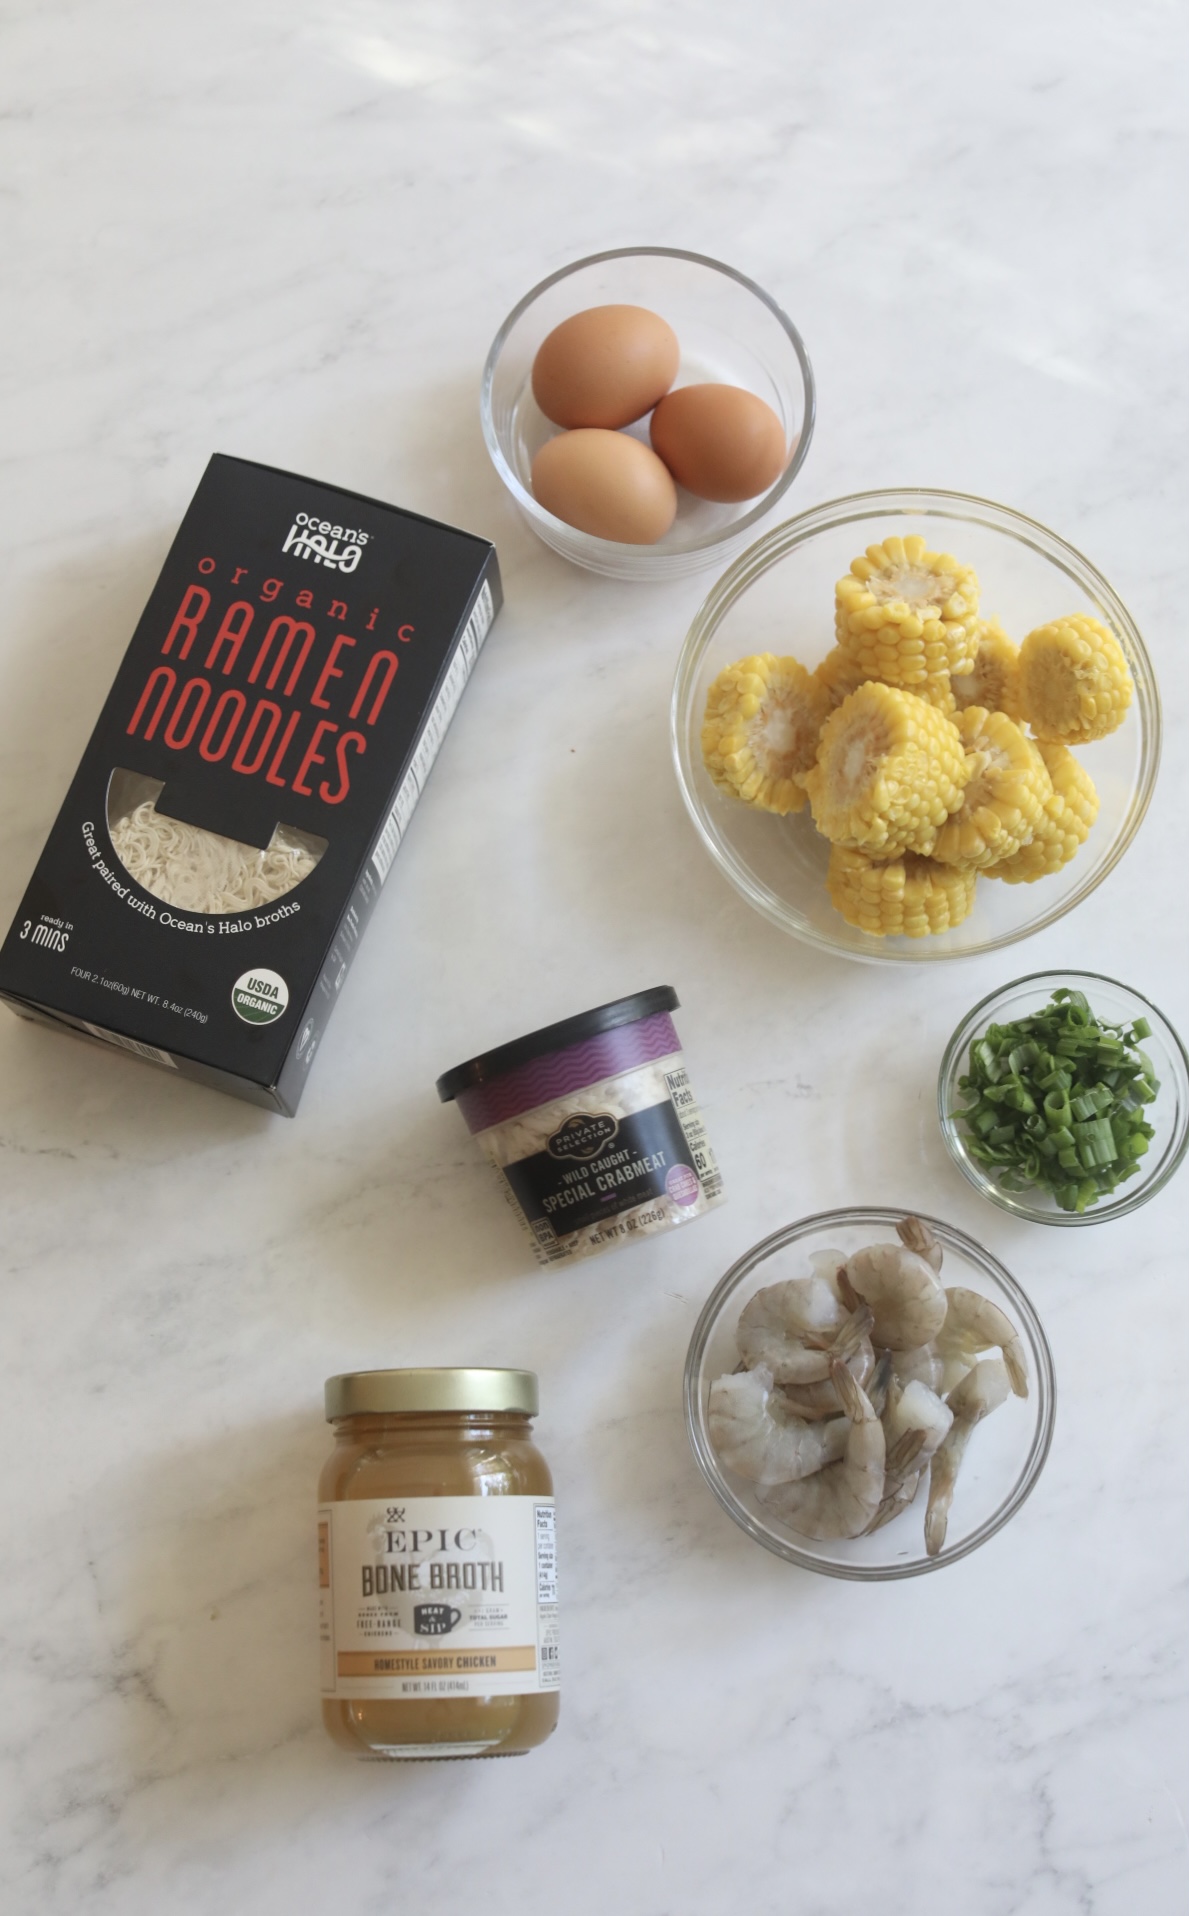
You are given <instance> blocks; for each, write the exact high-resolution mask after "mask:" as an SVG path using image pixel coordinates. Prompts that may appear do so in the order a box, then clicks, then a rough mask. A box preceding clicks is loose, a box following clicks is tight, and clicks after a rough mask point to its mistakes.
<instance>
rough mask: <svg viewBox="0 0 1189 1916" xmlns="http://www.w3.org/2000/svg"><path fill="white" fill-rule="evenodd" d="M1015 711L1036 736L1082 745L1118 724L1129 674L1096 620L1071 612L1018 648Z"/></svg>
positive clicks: (1040, 628) (1128, 696)
mask: <svg viewBox="0 0 1189 1916" xmlns="http://www.w3.org/2000/svg"><path fill="white" fill-rule="evenodd" d="M1019 687H1020V708H1021V711H1022V712H1023V715H1024V717H1025V718H1026V719H1027V720H1028V723H1029V725H1030V726H1031V727H1032V730H1033V731H1034V732H1035V734H1036V736H1037V738H1048V739H1056V740H1058V741H1059V742H1060V743H1061V744H1064V745H1087V744H1089V743H1090V741H1091V740H1092V739H1096V738H1105V737H1106V736H1107V734H1108V732H1113V731H1115V730H1116V728H1117V727H1118V726H1120V725H1121V724H1122V723H1123V718H1124V714H1125V713H1126V711H1127V707H1128V706H1129V705H1130V704H1131V674H1130V672H1129V671H1128V669H1127V660H1126V658H1125V657H1124V656H1123V648H1122V646H1121V645H1120V644H1119V641H1118V639H1116V637H1115V635H1114V633H1113V632H1108V631H1107V628H1106V626H1105V625H1100V624H1099V622H1098V620H1097V619H1091V618H1089V617H1087V616H1086V614H1084V613H1080V612H1079V613H1074V614H1073V615H1072V616H1071V617H1070V618H1068V619H1054V620H1052V622H1051V623H1050V624H1049V625H1040V626H1037V628H1036V630H1035V632H1030V633H1029V634H1028V637H1027V638H1026V639H1025V640H1024V643H1023V645H1022V646H1021V647H1020V675H1019Z"/></svg>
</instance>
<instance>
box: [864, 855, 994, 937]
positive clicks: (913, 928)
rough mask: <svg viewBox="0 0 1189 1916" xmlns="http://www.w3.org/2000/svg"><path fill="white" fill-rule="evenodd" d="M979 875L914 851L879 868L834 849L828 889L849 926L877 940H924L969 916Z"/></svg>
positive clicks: (867, 860)
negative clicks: (889, 938)
mask: <svg viewBox="0 0 1189 1916" xmlns="http://www.w3.org/2000/svg"><path fill="white" fill-rule="evenodd" d="M977 877H978V874H977V872H975V871H973V870H970V869H968V868H966V867H963V866H961V865H938V864H936V863H935V862H934V861H933V859H931V858H918V857H917V856H916V855H915V853H913V852H905V853H904V855H903V857H901V858H897V859H893V860H891V861H890V862H889V863H887V864H882V865H877V864H874V863H873V862H872V860H871V859H869V858H867V857H865V855H864V854H863V853H862V852H855V851H848V850H847V849H846V848H845V847H844V846H841V845H834V846H831V848H830V863H829V867H828V869H827V872H826V885H827V888H828V890H829V893H830V898H831V901H832V903H833V905H834V908H835V910H836V911H838V912H840V913H841V914H842V916H843V917H844V918H845V919H846V922H847V924H848V925H856V926H857V927H858V928H859V930H860V931H867V932H870V933H871V934H872V936H873V937H876V938H886V937H904V938H924V937H926V936H927V935H928V934H929V933H930V932H938V931H949V930H950V929H951V928H952V927H953V926H954V925H960V924H961V923H962V920H963V919H964V918H967V917H969V915H970V909H971V906H972V905H973V904H974V887H975V882H976V879H977Z"/></svg>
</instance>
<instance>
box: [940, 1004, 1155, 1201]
mask: <svg viewBox="0 0 1189 1916" xmlns="http://www.w3.org/2000/svg"><path fill="white" fill-rule="evenodd" d="M1059 990H1066V991H1071V992H1077V993H1080V994H1081V996H1082V997H1083V998H1084V999H1085V1000H1086V1003H1087V1005H1088V1006H1089V1008H1090V1011H1091V1013H1092V1014H1093V1016H1094V1018H1095V1019H1096V1020H1097V1021H1098V1022H1099V1023H1100V1024H1102V1025H1104V1026H1114V1027H1115V1028H1116V1030H1118V1031H1120V1032H1128V1031H1133V1030H1135V1029H1136V1028H1137V1027H1138V1030H1139V1036H1138V1038H1137V1040H1136V1043H1137V1045H1138V1047H1139V1050H1140V1051H1141V1052H1142V1054H1143V1058H1144V1060H1145V1063H1146V1065H1147V1066H1149V1067H1150V1070H1151V1073H1152V1076H1153V1078H1154V1081H1155V1085H1156V1095H1155V1097H1154V1098H1152V1099H1151V1100H1150V1101H1147V1100H1145V1101H1144V1102H1143V1103H1142V1104H1139V1105H1137V1106H1136V1108H1135V1111H1134V1116H1135V1117H1136V1118H1137V1119H1143V1120H1144V1121H1145V1123H1146V1126H1147V1128H1148V1129H1150V1130H1151V1132H1152V1134H1153V1135H1152V1137H1151V1139H1150V1140H1148V1141H1147V1144H1146V1148H1145V1149H1144V1150H1143V1155H1142V1156H1140V1157H1138V1158H1137V1159H1136V1160H1135V1169H1134V1171H1133V1172H1131V1171H1128V1172H1126V1174H1124V1175H1121V1176H1118V1177H1117V1180H1116V1178H1115V1173H1116V1172H1117V1171H1118V1170H1120V1169H1121V1168H1122V1167H1121V1165H1116V1164H1115V1163H1114V1162H1113V1161H1111V1160H1108V1170H1107V1176H1106V1178H1105V1179H1104V1182H1114V1189H1113V1190H1110V1191H1109V1192H1104V1193H1103V1194H1101V1195H1099V1196H1097V1197H1094V1196H1093V1195H1091V1194H1090V1193H1088V1192H1087V1194H1086V1196H1085V1197H1083V1199H1082V1201H1083V1202H1084V1205H1085V1208H1084V1209H1082V1210H1078V1209H1077V1208H1076V1205H1073V1206H1071V1207H1070V1208H1066V1206H1070V1198H1069V1197H1067V1199H1066V1206H1063V1205H1062V1204H1061V1203H1060V1202H1059V1200H1058V1198H1057V1197H1056V1196H1055V1195H1054V1193H1053V1190H1052V1189H1051V1188H1050V1186H1051V1185H1053V1184H1055V1183H1056V1182H1057V1177H1056V1176H1055V1175H1053V1174H1052V1173H1051V1171H1050V1169H1049V1165H1050V1164H1051V1159H1048V1160H1046V1162H1045V1164H1044V1166H1043V1167H1041V1166H1038V1172H1039V1171H1040V1170H1041V1169H1042V1168H1043V1170H1044V1178H1043V1179H1042V1178H1041V1177H1039V1176H1038V1178H1037V1179H1036V1180H1035V1181H1032V1180H1029V1179H1027V1178H1026V1177H1023V1176H1021V1174H1020V1173H1019V1171H1018V1170H1015V1169H1013V1168H1010V1167H1009V1168H1008V1169H1007V1170H1006V1171H1005V1170H1004V1169H1003V1168H1000V1167H997V1166H996V1165H994V1164H989V1163H985V1162H980V1161H979V1158H978V1157H976V1156H975V1155H973V1154H972V1151H971V1145H972V1143H974V1141H975V1139H976V1136H977V1132H976V1131H975V1130H974V1129H973V1128H972V1126H971V1125H970V1124H969V1123H968V1122H967V1121H966V1118H965V1116H964V1113H967V1112H969V1111H971V1110H972V1109H974V1108H975V1099H974V1096H973V1093H963V1091H962V1090H961V1088H960V1080H961V1079H962V1078H964V1077H967V1076H969V1074H970V1072H971V1047H972V1045H975V1044H977V1043H978V1042H979V1040H980V1039H982V1038H984V1037H985V1036H986V1034H987V1032H988V1031H989V1029H990V1027H991V1026H992V1025H997V1026H1000V1027H1003V1026H1009V1025H1016V1024H1018V1023H1019V1022H1020V1021H1021V1020H1024V1019H1031V1018H1033V1017H1035V1016H1036V1014H1037V1013H1041V1012H1044V1010H1045V1009H1046V1007H1047V1006H1049V1005H1050V1004H1051V1002H1052V998H1053V993H1054V992H1056V991H1059ZM1110 1062H1111V1061H1110V1060H1109V1059H1107V1060H1106V1061H1105V1063H1104V1065H1103V1072H1104V1073H1105V1072H1106V1071H1107V1070H1108V1068H1109V1065H1110ZM1028 1068H1029V1067H1028V1066H1025V1067H1024V1069H1025V1071H1027V1070H1028ZM1033 1069H1035V1067H1033ZM1093 1075H1094V1077H1095V1079H1096V1080H1097V1079H1098V1077H1099V1075H1100V1074H1099V1073H1098V1072H1097V1070H1095V1072H1094V1074H1093ZM1075 1092H1076V1087H1075ZM1034 1102H1039V1100H1038V1099H1034ZM937 1115H938V1119H939V1122H940V1124H941V1135H942V1137H943V1138H944V1139H945V1144H946V1149H947V1150H948V1152H949V1154H950V1156H951V1157H952V1158H953V1160H954V1163H955V1164H956V1165H957V1166H958V1168H959V1170H960V1171H961V1172H962V1174H963V1176H964V1177H966V1178H967V1179H969V1181H970V1183H971V1184H973V1186H974V1188H975V1190H976V1191H978V1192H980V1193H981V1195H982V1196H983V1197H985V1198H989V1199H990V1201H991V1203H992V1204H997V1205H999V1207H1000V1209H1001V1210H1004V1211H1010V1212H1011V1213H1012V1215H1013V1217H1019V1218H1025V1219H1027V1221H1028V1222H1029V1223H1030V1224H1073V1225H1079V1224H1105V1223H1108V1222H1109V1221H1110V1220H1111V1219H1113V1218H1119V1217H1125V1216H1126V1215H1127V1213H1128V1212H1129V1211H1134V1210H1137V1209H1138V1208H1139V1206H1140V1205H1141V1204H1146V1203H1147V1202H1148V1199H1149V1198H1153V1197H1155V1196H1156V1194H1157V1192H1158V1191H1162V1190H1163V1189H1164V1187H1165V1185H1166V1184H1167V1183H1168V1181H1169V1179H1170V1178H1171V1177H1172V1176H1173V1175H1174V1173H1175V1172H1176V1171H1178V1170H1179V1169H1180V1167H1181V1165H1182V1164H1183V1162H1184V1160H1185V1155H1186V1150H1187V1148H1189V1056H1187V1055H1186V1052H1185V1047H1184V1045H1183V1044H1182V1042H1181V1040H1180V1038H1179V1037H1178V1036H1177V1033H1176V1032H1175V1031H1174V1029H1173V1027H1172V1025H1170V1024H1169V1022H1168V1019H1167V1018H1166V1017H1165V1016H1164V1014H1163V1012H1161V1011H1159V1010H1158V1009H1157V1007H1156V1006H1155V1005H1154V1004H1153V1003H1152V1002H1151V1000H1150V999H1148V998H1144V997H1142V996H1141V994H1140V993H1139V992H1138V991H1134V990H1132V988H1131V986H1130V985H1123V984H1120V983H1119V982H1118V980H1117V979H1115V978H1104V977H1102V976H1100V974H1099V973H1097V972H1094V971H1037V972H1033V973H1032V974H1031V975H1030V976H1029V977H1026V978H1016V979H1013V981H1012V983H1011V984H1009V985H1001V986H1000V988H999V989H998V990H997V991H993V992H991V993H990V995H989V996H988V997H986V998H983V999H982V1000H981V1001H980V1002H979V1003H978V1004H977V1005H975V1006H974V1008H973V1010H971V1011H969V1012H968V1013H967V1015H966V1017H965V1018H963V1020H962V1022H961V1024H960V1025H959V1026H958V1028H957V1030H956V1031H955V1032H954V1034H953V1036H952V1038H951V1039H950V1041H949V1043H948V1045H947V1046H946V1048H945V1055H944V1057H943V1058H942V1061H941V1070H940V1072H939V1073H938V1079H937ZM1094 1115H1095V1114H1094V1112H1092V1111H1087V1110H1084V1109H1082V1108H1080V1107H1077V1108H1076V1109H1075V1110H1074V1111H1073V1113H1072V1114H1071V1122H1073V1123H1077V1121H1078V1120H1085V1119H1091V1120H1092V1119H1093V1117H1094ZM1017 1129H1018V1128H1017ZM1004 1133H1005V1136H1006V1135H1008V1127H1007V1126H1005V1127H1004ZM1050 1141H1051V1142H1054V1143H1065V1144H1067V1145H1069V1146H1076V1143H1077V1140H1076V1139H1075V1138H1074V1137H1073V1136H1072V1134H1070V1135H1068V1136H1067V1135H1065V1134H1064V1133H1061V1134H1057V1133H1053V1134H1052V1136H1051V1139H1047V1140H1046V1143H1048V1142H1050ZM1025 1142H1026V1140H1025ZM1069 1163H1070V1165H1071V1166H1072V1168H1071V1169H1070V1170H1069V1171H1068V1179H1069V1180H1070V1181H1072V1183H1074V1184H1076V1183H1077V1182H1078V1181H1079V1180H1083V1179H1084V1178H1085V1169H1084V1167H1082V1168H1081V1169H1079V1168H1078V1162H1077V1153H1076V1150H1074V1151H1073V1152H1071V1154H1070V1158H1069ZM1087 1199H1088V1201H1087Z"/></svg>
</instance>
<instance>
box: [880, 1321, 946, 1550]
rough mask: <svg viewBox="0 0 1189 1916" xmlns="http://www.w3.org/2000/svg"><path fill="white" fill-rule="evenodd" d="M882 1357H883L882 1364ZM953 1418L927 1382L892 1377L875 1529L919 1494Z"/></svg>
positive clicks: (885, 1411)
mask: <svg viewBox="0 0 1189 1916" xmlns="http://www.w3.org/2000/svg"><path fill="white" fill-rule="evenodd" d="M883 1361H884V1360H883V1359H882V1358H881V1360H880V1362H881V1364H882V1363H883ZM868 1395H870V1393H868ZM872 1401H874V1399H873V1400H872ZM953 1421H954V1414H953V1412H952V1411H951V1410H950V1409H949V1408H948V1406H947V1405H945V1404H943V1403H942V1401H941V1399H940V1397H938V1396H936V1395H935V1394H934V1392H933V1391H931V1390H930V1389H929V1387H928V1386H927V1385H926V1384H920V1383H911V1384H909V1385H908V1386H907V1387H903V1386H901V1384H900V1383H899V1381H898V1379H896V1378H895V1377H893V1378H892V1379H891V1381H890V1383H889V1385H888V1389H887V1401H886V1403H885V1405H884V1408H883V1409H882V1410H881V1411H880V1422H881V1423H882V1425H883V1430H884V1442H885V1444H886V1445H887V1458H886V1461H885V1464H884V1487H883V1497H882V1499H881V1501H880V1506H879V1509H878V1511H877V1512H876V1514H875V1517H874V1518H873V1519H872V1522H871V1525H870V1528H871V1529H872V1530H879V1529H881V1528H882V1526H883V1525H884V1524H886V1523H890V1522H891V1520H892V1518H893V1517H898V1516H899V1515H900V1512H901V1511H902V1510H905V1509H907V1507H908V1505H909V1504H910V1503H911V1502H912V1500H913V1498H914V1497H915V1496H916V1494H917V1489H918V1487H919V1485H920V1478H921V1472H922V1471H923V1470H924V1469H925V1468H926V1466H927V1465H928V1463H929V1460H930V1458H931V1457H932V1456H933V1454H934V1452H935V1451H936V1450H937V1449H938V1447H939V1446H940V1444H941V1443H942V1441H943V1440H944V1438H945V1437H946V1436H948V1434H949V1429H950V1426H951V1424H952V1423H953Z"/></svg>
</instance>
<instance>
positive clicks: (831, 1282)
mask: <svg viewBox="0 0 1189 1916" xmlns="http://www.w3.org/2000/svg"><path fill="white" fill-rule="evenodd" d="M853 1316H854V1312H853V1310H851V1309H850V1308H848V1306H847V1305H846V1304H845V1303H844V1302H843V1300H842V1298H841V1297H840V1296H839V1292H838V1284H837V1280H836V1278H834V1277H833V1276H831V1277H821V1276H817V1275H814V1276H813V1277H790V1278H786V1279H785V1281H784V1282H783V1283H782V1284H768V1285H766V1286H765V1288H764V1289H763V1290H762V1291H757V1292H756V1294H755V1296H754V1297H753V1298H751V1299H750V1300H749V1302H748V1303H746V1304H745V1305H744V1307H743V1310H742V1311H741V1313H740V1316H739V1328H738V1331H737V1333H736V1342H737V1344H738V1346H739V1355H740V1356H741V1357H742V1359H743V1361H744V1363H745V1364H746V1365H747V1367H748V1369H749V1370H751V1369H754V1367H755V1366H756V1365H757V1364H765V1365H766V1366H767V1367H768V1369H769V1370H770V1371H771V1372H772V1375H773V1377H774V1378H775V1380H776V1382H777V1383H778V1384H796V1385H800V1384H816V1383H819V1382H820V1381H821V1380H822V1379H823V1378H826V1377H829V1375H830V1365H831V1363H832V1361H833V1356H834V1352H833V1348H832V1347H833V1345H834V1341H835V1339H836V1338H837V1337H838V1335H839V1333H840V1332H841V1331H843V1330H844V1329H849V1328H850V1326H851V1321H852V1319H853ZM865 1317H866V1320H867V1321H866V1325H865V1329H866V1330H868V1331H869V1330H870V1328H871V1318H870V1313H869V1312H867V1313H865Z"/></svg>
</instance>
